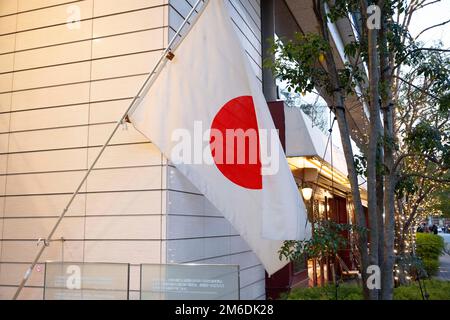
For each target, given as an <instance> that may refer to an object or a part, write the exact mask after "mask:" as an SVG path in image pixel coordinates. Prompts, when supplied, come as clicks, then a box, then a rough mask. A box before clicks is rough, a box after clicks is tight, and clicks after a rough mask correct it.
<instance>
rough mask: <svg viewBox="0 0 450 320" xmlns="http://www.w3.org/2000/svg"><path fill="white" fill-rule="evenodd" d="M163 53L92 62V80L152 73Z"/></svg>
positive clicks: (141, 54)
mask: <svg viewBox="0 0 450 320" xmlns="http://www.w3.org/2000/svg"><path fill="white" fill-rule="evenodd" d="M161 52H162V51H154V52H146V53H138V54H132V55H126V56H120V57H114V58H108V59H101V60H95V61H93V62H92V79H93V80H96V79H105V78H112V77H118V76H127V75H133V74H140V73H144V72H147V73H150V71H151V70H152V69H153V67H154V66H155V64H156V62H157V61H158V60H159V58H160V57H161ZM136 90H137V89H136Z"/></svg>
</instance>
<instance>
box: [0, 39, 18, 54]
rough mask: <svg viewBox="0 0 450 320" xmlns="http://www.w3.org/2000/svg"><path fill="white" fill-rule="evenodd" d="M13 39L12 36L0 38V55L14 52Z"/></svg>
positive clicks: (14, 41) (14, 40)
mask: <svg viewBox="0 0 450 320" xmlns="http://www.w3.org/2000/svg"><path fill="white" fill-rule="evenodd" d="M15 38H16V37H15V35H14V34H10V35H6V36H0V54H2V53H7V52H12V51H14V46H15V43H16V39H15Z"/></svg>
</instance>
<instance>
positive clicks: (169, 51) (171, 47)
mask: <svg viewBox="0 0 450 320" xmlns="http://www.w3.org/2000/svg"><path fill="white" fill-rule="evenodd" d="M208 1H209V0H197V2H196V3H195V5H194V6H193V7H192V9H191V11H190V12H189V14H188V15H187V16H186V18H185V19H184V21H183V23H182V24H181V25H180V27H179V28H178V30H177V32H176V33H175V35H174V36H173V38H172V40H171V41H170V42H169V44H168V46H167V48H166V49H165V50H164V51H163V53H162V54H161V57H160V58H159V60H158V62H157V63H156V65H155V67H154V68H153V70H152V71H151V72H150V73H149V75H148V77H147V79H146V80H145V81H144V84H143V85H142V86H141V88H140V89H139V91H138V93H137V95H136V96H135V97H134V98H133V101H131V103H130V105H129V106H128V108H127V109H126V111H125V112H124V113H123V115H122V116H121V117H120V119H119V120H118V121H117V123H116V126H115V127H114V129H113V131H112V132H111V134H110V135H109V137H108V139H107V140H106V142H105V143H104V144H103V146H102V148H101V149H100V152H99V153H98V155H97V157H96V158H95V159H94V161H93V162H92V164H91V166H90V167H89V169H88V171H87V172H86V174H85V175H84V177H83V179H81V182H80V184H79V185H78V187H77V188H76V189H75V191H74V192H73V193H72V196H71V197H70V199H69V201H68V202H67V205H66V206H65V207H64V210H63V211H62V212H61V214H60V216H59V218H58V220H57V221H56V223H55V225H54V226H53V228H52V230H51V231H50V233H49V234H48V236H47V238H45V240H42V242H43V245H42V246H41V248H40V249H39V251H38V253H37V255H36V257H35V258H34V260H33V262H32V263H31V265H30V267H29V268H28V269H27V271H26V272H25V275H24V277H23V279H22V281H21V282H20V284H19V287H18V288H17V290H16V293H15V294H14V297H13V300H17V298H18V297H19V295H20V292H21V291H22V289H23V288H24V286H25V284H26V283H27V281H28V279H29V278H30V276H31V273H32V272H33V269H34V267H35V266H36V264H37V263H38V261H39V259H40V258H41V256H42V254H43V253H44V251H45V249H46V248H47V247H48V246H50V242H51V241H52V237H53V235H54V233H55V232H56V229H57V228H58V226H59V224H60V223H61V221H62V219H63V218H64V217H65V215H66V213H67V211H68V210H69V208H70V206H71V205H72V203H73V201H74V200H75V197H76V196H77V195H78V193H79V192H80V190H81V188H82V186H83V184H84V183H85V182H86V180H87V178H88V176H89V174H90V173H91V172H92V170H93V169H94V167H95V165H96V164H97V162H98V160H99V159H100V157H101V155H102V154H103V152H104V151H105V149H106V147H107V146H108V145H109V143H110V142H111V140H112V138H113V136H114V134H115V133H116V132H117V130H118V129H119V127H120V125H121V124H123V123H124V122H125V121H127V120H128V114H129V113H130V111H132V109H133V108H134V107H135V105H136V103H137V102H138V101H139V100H140V98H141V95H142V94H143V93H145V92H146V91H148V90H149V89H150V87H151V86H152V84H153V82H154V81H151V80H152V79H154V77H155V78H156V77H157V76H158V75H159V73H160V72H161V70H162V69H163V68H164V66H165V65H166V63H167V61H168V60H172V59H173V57H174V55H173V51H175V50H176V48H177V47H178V46H179V45H180V43H181V42H182V41H183V39H184V37H185V36H184V37H181V40H180V41H179V42H178V43H176V40H177V39H178V37H179V36H180V34H181V32H182V30H183V28H184V27H185V26H186V24H188V23H189V19H190V18H191V17H192V16H193V15H194V13H195V12H196V10H197V7H198V5H199V4H200V3H201V2H203V3H204V6H203V8H202V10H201V11H200V12H199V13H198V15H197V16H196V18H195V20H194V21H193V22H191V24H193V23H195V21H196V20H197V19H198V18H199V17H200V15H201V13H202V12H203V10H204V8H205V7H206V5H207V4H208ZM189 31H190V30H188V32H187V33H189ZM187 33H186V34H187ZM175 43H176V44H175ZM38 241H39V242H41V239H39V240H38ZM39 242H38V244H39ZM44 285H45V284H44Z"/></svg>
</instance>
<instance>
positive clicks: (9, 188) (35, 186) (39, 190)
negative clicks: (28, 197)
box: [6, 171, 85, 195]
mask: <svg viewBox="0 0 450 320" xmlns="http://www.w3.org/2000/svg"><path fill="white" fill-rule="evenodd" d="M84 174H85V173H84V172H83V171H76V172H53V173H37V174H25V175H22V174H20V175H12V176H8V183H7V185H6V195H21V194H47V193H65V192H73V191H74V190H75V188H76V187H77V185H78V184H79V182H80V181H81V178H82V177H83V175H84ZM82 190H84V188H82Z"/></svg>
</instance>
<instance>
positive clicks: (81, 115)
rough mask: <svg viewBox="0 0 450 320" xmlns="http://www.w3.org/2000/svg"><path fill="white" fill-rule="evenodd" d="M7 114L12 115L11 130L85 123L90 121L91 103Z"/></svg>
mask: <svg viewBox="0 0 450 320" xmlns="http://www.w3.org/2000/svg"><path fill="white" fill-rule="evenodd" d="M5 116H7V117H11V127H10V130H11V131H23V130H36V129H46V128H47V129H48V128H57V127H65V126H75V125H85V124H87V123H88V121H89V105H88V104H84V105H76V106H68V107H64V108H50V109H40V110H39V109H38V110H27V111H21V112H13V113H11V114H10V115H9V114H5ZM0 119H1V118H0Z"/></svg>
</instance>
